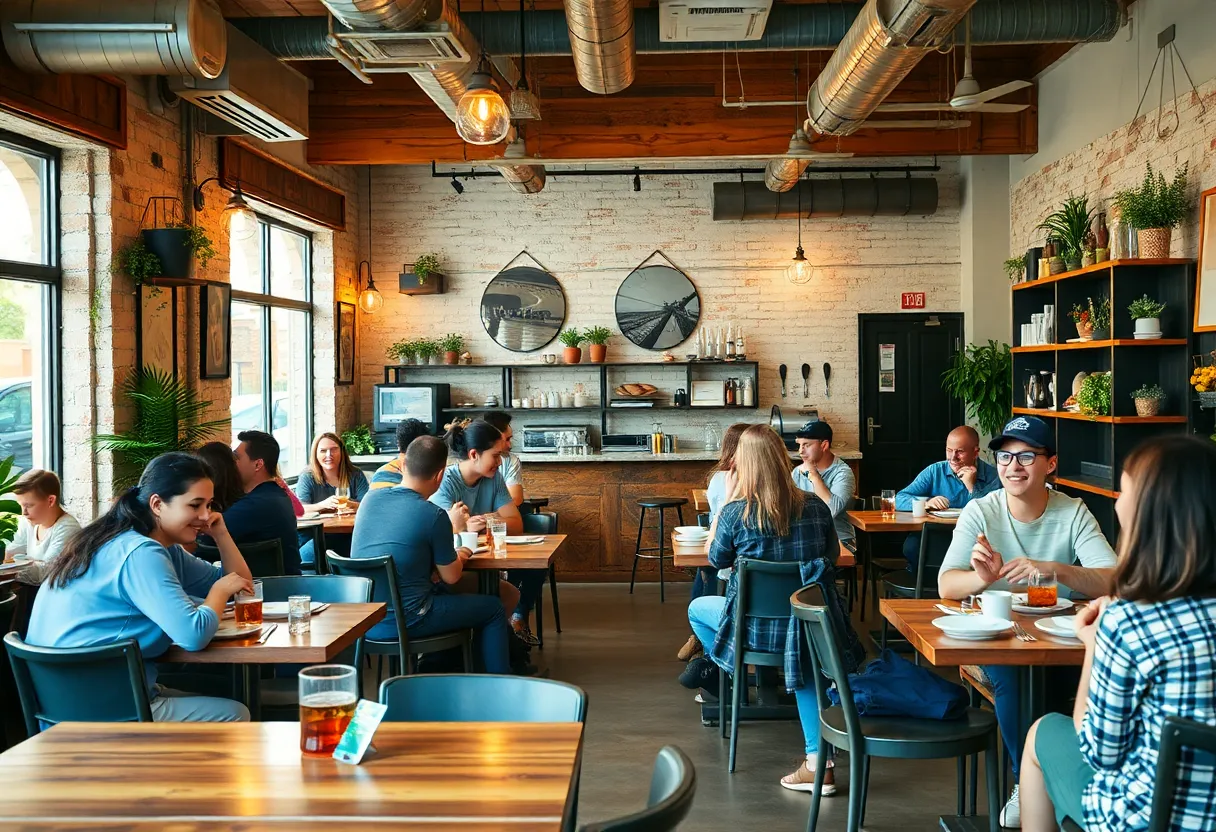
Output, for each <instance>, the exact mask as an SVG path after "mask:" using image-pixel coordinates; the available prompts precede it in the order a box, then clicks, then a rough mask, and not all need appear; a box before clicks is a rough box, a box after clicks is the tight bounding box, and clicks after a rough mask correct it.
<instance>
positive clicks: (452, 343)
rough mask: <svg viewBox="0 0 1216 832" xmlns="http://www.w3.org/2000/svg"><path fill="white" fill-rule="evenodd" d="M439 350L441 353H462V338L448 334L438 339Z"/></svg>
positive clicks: (451, 333) (453, 333)
mask: <svg viewBox="0 0 1216 832" xmlns="http://www.w3.org/2000/svg"><path fill="white" fill-rule="evenodd" d="M439 349H440V350H441V351H442V352H463V351H464V336H463V335H457V334H456V333H455V332H449V333H448V334H447V335H445V336H443V337H442V338H440V339H439Z"/></svg>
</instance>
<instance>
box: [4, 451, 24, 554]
mask: <svg viewBox="0 0 1216 832" xmlns="http://www.w3.org/2000/svg"><path fill="white" fill-rule="evenodd" d="M13 460H14V457H11V456H9V457H5V458H4V459H2V460H0V494H10V493H12V490H13V486H14V485H16V484H17V478H18V477H19V476H20V475H21V471H20V469H18V470H17V471H16V472H14V471H13V468H14V467H15V466H14V462H13ZM20 516H21V506H20V505H19V504H18V503H17V501H16V500H0V552H3V550H4V548H5V547H6V546H8V544H10V543H12V542H13V537H14V536H15V535H16V534H17V518H18V517H20Z"/></svg>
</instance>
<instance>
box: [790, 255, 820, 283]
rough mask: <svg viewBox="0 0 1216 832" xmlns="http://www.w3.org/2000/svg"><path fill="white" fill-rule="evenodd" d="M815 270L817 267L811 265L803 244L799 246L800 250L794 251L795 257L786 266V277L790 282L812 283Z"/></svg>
mask: <svg viewBox="0 0 1216 832" xmlns="http://www.w3.org/2000/svg"><path fill="white" fill-rule="evenodd" d="M814 271H815V267H814V266H813V265H811V261H810V260H807V259H806V255H805V254H804V253H803V251H802V246H798V250H797V251H796V252H794V259H793V260H791V261H790V264H789V265H788V266H786V267H785V278H786V280H788V281H789V282H790V283H797V284H802V283H810V282H811V277H812V275H813V273H814Z"/></svg>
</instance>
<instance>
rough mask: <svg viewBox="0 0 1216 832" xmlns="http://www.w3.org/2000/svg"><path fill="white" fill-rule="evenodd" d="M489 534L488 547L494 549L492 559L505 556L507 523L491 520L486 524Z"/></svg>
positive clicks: (495, 519)
mask: <svg viewBox="0 0 1216 832" xmlns="http://www.w3.org/2000/svg"><path fill="white" fill-rule="evenodd" d="M487 528H488V530H489V532H490V545H491V546H492V547H493V549H494V557H496V558H505V557H506V556H507V521H506V520H500V519H498V518H493V519H491V520H490V521H489V523H488V524H487Z"/></svg>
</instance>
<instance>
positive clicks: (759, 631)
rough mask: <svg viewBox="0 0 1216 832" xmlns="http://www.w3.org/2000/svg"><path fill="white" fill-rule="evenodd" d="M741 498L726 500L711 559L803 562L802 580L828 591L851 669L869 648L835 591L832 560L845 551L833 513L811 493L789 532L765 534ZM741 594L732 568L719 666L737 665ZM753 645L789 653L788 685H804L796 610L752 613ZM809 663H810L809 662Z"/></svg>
mask: <svg viewBox="0 0 1216 832" xmlns="http://www.w3.org/2000/svg"><path fill="white" fill-rule="evenodd" d="M744 505H745V504H744V502H743V501H742V500H735V501H733V502H730V503H727V504H726V505H725V506H723V507H722V510H721V511H720V512H719V513H718V528H717V531H716V532H715V534H714V539H713V543H712V544H711V545H710V548H709V562H710V563H712V564H713V565H714V566H716V567H718V568H719V569H725V568H728V567H731V566H733V565H734V563H735V561H736V560H737V559H738V558H751V559H753V560H766V561H774V562H787V563H788V562H794V561H796V562H798V563H799V564H801V570H800V571H801V576H802V583H803V586H806V585H807V584H816V585H818V586H819V588H820V589H821V590H822V592H823V597H824V600H825V602H826V604H827V606H828V609H829V610H832V611H833V617H834V619H835V623H836V630H837V632H839V633H841V634H843V637H842V640H843V643H842V644H841V645H840V652H841V657H842V658H843V660H844V663H845V666H846V668H847V669H848V670H849V671H853V670H856V669H857V666H858V665H859V664H860V663H861V661H862V660H863V659H864V658H865V649H864V648H863V647H862V646H861V642H860V641H859V640H858V638H857V634H856V633H855V632H853V628H852V626H851V625H850V624H849V618H848V616H847V615H846V614H845V612H844V605H843V604H842V603H841V600H840V596H839V594H838V593H837V592H836V570H835V568H834V567H833V564H834V563H835V561H836V556H837V555H838V554H839V553H840V546H839V544H838V542H837V539H836V531H835V529H834V528H833V526H832V513H831V511H829V510H828V507H827V506H826V505H824V503H823V501H822V500H820V499H819V498H818V497H817V496H815V495H813V494H809V495H807V496H806V499H805V500H804V501H803V507H802V515H801V516H799V517H795V518H792V519H791V521H790V531H789V534H787V535H786V536H785V537H777V536H776V535H766V534H764V533H763V532H761V531H759V530H758V529H757V528H756V527H755V526H754V525H751V524H745V523H744V522H743V508H744ZM738 594H739V579H738V573H737V572H736V571H733V570H732V572H731V576H730V581H729V582H728V583H727V585H726V608H725V610H724V611H723V615H722V623H721V624H719V625H718V634H717V637H716V638H714V643H713V646H712V647H711V648H710V651H709V655H710V658H712V659H713V660H714V662H716V663H717V664H718V666H719V667H725V668H731V667H734V661H735V637H734V635H735V631H734V624H733V622H734V609H735V602H736V599H737V597H738ZM744 632H745V633H746V636H747V647H748V649H749V650H759V651H762V652H765V653H782V652H784V653H785V687H786V689H787V690H797V689H798V688H801V687H802V686H803V674H802V662H803V659H804V658H807V656H806V647H805V642H804V641H803V639H802V628H801V622H799V620H798V619H797V618H795V617H794V616H792V615H791V616H790V617H789V619H788V620H786V621H782V620H781V619H779V618H748V620H747V626H746V627H745V628H744ZM808 667H809V665H808Z"/></svg>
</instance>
